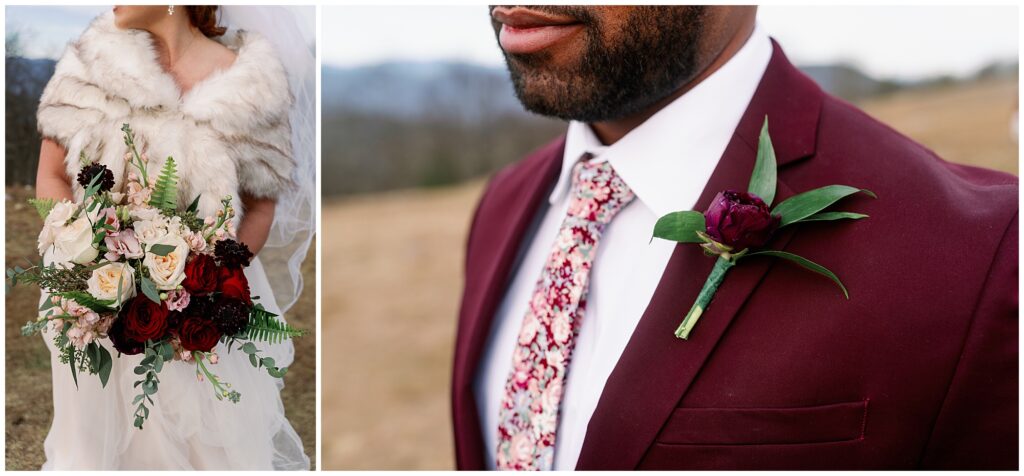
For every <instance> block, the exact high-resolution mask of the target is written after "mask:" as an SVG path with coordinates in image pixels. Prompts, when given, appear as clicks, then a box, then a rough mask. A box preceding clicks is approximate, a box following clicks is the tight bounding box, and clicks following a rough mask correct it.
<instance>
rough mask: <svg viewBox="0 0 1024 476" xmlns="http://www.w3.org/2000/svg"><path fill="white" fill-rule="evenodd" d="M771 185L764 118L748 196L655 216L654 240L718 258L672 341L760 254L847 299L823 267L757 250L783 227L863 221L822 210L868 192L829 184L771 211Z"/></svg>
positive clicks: (722, 196) (721, 197)
mask: <svg viewBox="0 0 1024 476" xmlns="http://www.w3.org/2000/svg"><path fill="white" fill-rule="evenodd" d="M775 184H776V165H775V150H774V149H773V148H772V140H771V138H770V137H769V136H768V117H767V116H766V117H765V119H764V125H763V126H762V127H761V136H760V138H759V140H758V145H757V159H756V161H755V163H754V172H753V174H751V176H750V184H749V185H748V186H747V191H746V192H738V191H734V190H725V191H722V192H719V193H718V195H715V198H714V200H712V201H711V205H710V206H708V210H707V211H706V212H704V213H701V212H698V211H681V212H672V213H669V214H668V215H665V216H663V217H661V218H659V219H658V222H657V223H656V224H655V225H654V237H656V238H662V239H665V240H670V241H676V242H679V243H699V244H700V246H701V247H702V248H703V249H704V253H705V254H706V255H708V256H711V257H715V256H717V257H718V259H717V260H716V261H715V266H714V268H712V269H711V274H710V275H709V276H708V279H707V281H705V282H704V286H703V287H702V288H701V290H700V294H698V295H697V302H695V303H693V307H691V308H690V311H689V312H687V313H686V317H684V318H683V322H682V323H681V324H679V328H678V329H676V333H675V334H676V337H678V338H680V339H686V338H687V337H689V335H690V332H691V331H692V330H693V326H695V325H696V324H697V320H698V319H700V316H701V314H703V313H704V311H705V310H706V309H707V308H708V305H709V304H710V303H711V298H713V297H714V296H715V291H717V290H718V286H719V285H721V284H722V281H723V280H724V279H725V275H726V274H727V273H728V272H729V270H730V269H732V267H733V266H736V265H737V264H739V262H740V261H741V260H743V259H746V258H752V257H755V256H764V257H774V258H782V259H785V260H789V261H792V262H794V263H796V264H798V265H800V266H802V267H804V268H806V269H808V270H810V271H813V272H815V273H818V274H821V275H823V276H825V277H827V278H829V279H831V280H832V281H833V282H834V283H836V285H837V286H839V289H840V290H842V291H843V295H844V296H845V297H846V298H847V299H849V298H850V294H849V293H848V292H847V291H846V286H843V283H842V282H841V281H840V280H839V277H837V276H836V275H835V273H833V272H831V271H829V270H828V269H827V268H825V267H824V266H822V265H820V264H818V263H815V262H813V261H811V260H809V259H807V258H804V257H802V256H798V255H795V254H793V253H787V252H785V251H776V250H767V249H761V248H762V247H763V246H765V244H767V243H768V241H769V240H770V239H771V237H772V235H773V234H774V233H775V231H776V230H778V229H779V228H782V227H785V226H791V225H796V224H799V223H806V222H812V221H834V220H844V219H849V220H859V219H861V218H867V215H864V214H861V213H852V212H842V211H824V210H825V209H826V208H828V207H830V206H831V205H833V204H835V203H836V202H838V201H839V200H842V199H843V198H845V197H848V196H850V195H853V194H855V193H858V192H860V193H864V194H867V195H869V196H871V197H872V198H877V197H875V194H874V193H872V192H871V191H869V190H865V189H862V188H855V187H850V186H847V185H828V186H825V187H821V188H816V189H814V190H809V191H806V192H803V193H800V194H797V195H794V196H792V197H789V198H787V199H786V200H783V201H782V202H781V203H779V204H778V205H776V206H775V208H769V207H771V205H772V201H773V200H774V199H775V187H776V185H775Z"/></svg>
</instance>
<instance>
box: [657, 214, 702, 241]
mask: <svg viewBox="0 0 1024 476" xmlns="http://www.w3.org/2000/svg"><path fill="white" fill-rule="evenodd" d="M706 228H707V226H706V225H705V224H704V214H703V213H701V212H696V211H692V210H691V211H685V212H672V213H669V214H668V215H665V216H663V217H661V218H659V219H658V222H657V223H655V224H654V238H661V239H664V240H669V241H677V242H679V243H702V242H703V240H701V238H700V236H699V235H698V234H697V233H698V232H704V231H705V229H706Z"/></svg>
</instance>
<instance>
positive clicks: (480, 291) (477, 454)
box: [452, 138, 565, 469]
mask: <svg viewBox="0 0 1024 476" xmlns="http://www.w3.org/2000/svg"><path fill="white" fill-rule="evenodd" d="M564 148H565V140H564V138H562V139H559V140H557V141H555V142H553V143H551V144H549V145H548V146H547V147H544V148H543V149H541V150H540V151H538V152H537V153H536V154H534V155H532V156H530V157H529V158H527V159H526V160H524V161H523V163H521V164H520V165H519V166H517V167H514V168H511V169H508V173H507V174H506V175H505V176H504V177H500V180H494V181H493V183H494V184H495V185H494V186H493V187H491V188H489V189H488V191H487V192H486V193H487V196H485V197H484V198H483V199H482V200H481V205H480V207H481V209H480V210H478V211H477V216H478V220H476V222H475V224H474V226H473V230H472V231H471V233H472V236H471V237H470V240H469V241H470V248H469V250H468V252H467V253H468V256H467V269H466V275H465V276H466V284H465V294H464V295H463V302H462V311H461V315H460V317H459V321H460V325H459V329H458V333H457V336H456V345H455V366H454V371H453V377H452V397H453V399H452V404H453V408H452V413H453V422H454V425H455V428H454V429H455V436H456V439H457V444H456V450H457V454H456V459H457V464H458V468H459V469H484V459H483V455H484V452H485V451H492V450H491V449H486V448H484V447H483V437H482V435H481V434H480V418H479V413H478V409H477V406H476V400H475V397H474V394H473V382H474V378H475V376H476V371H477V367H478V365H479V363H480V357H481V354H482V351H483V346H484V344H486V342H487V339H488V337H489V335H490V329H491V322H492V321H493V320H494V313H495V312H496V310H497V308H498V304H499V303H500V302H501V299H502V297H503V296H504V295H505V289H506V288H507V287H508V284H509V281H510V279H511V277H512V271H513V267H514V266H515V260H516V257H517V256H518V254H519V249H520V247H521V245H522V243H523V239H524V238H526V236H525V235H526V233H527V231H528V229H529V228H530V224H531V223H532V222H533V220H534V217H535V216H536V215H537V212H538V210H539V208H540V206H541V205H542V204H543V202H544V200H545V199H546V198H547V196H548V195H549V194H550V192H551V189H552V187H553V185H554V182H555V180H556V179H557V178H558V173H559V170H560V169H561V164H562V155H563V151H564ZM485 207H486V209H484V208H485ZM495 431H497V428H495Z"/></svg>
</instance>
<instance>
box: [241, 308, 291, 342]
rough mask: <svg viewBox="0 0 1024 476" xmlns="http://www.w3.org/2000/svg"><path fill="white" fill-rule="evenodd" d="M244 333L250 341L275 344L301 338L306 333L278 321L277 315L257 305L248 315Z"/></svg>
mask: <svg viewBox="0 0 1024 476" xmlns="http://www.w3.org/2000/svg"><path fill="white" fill-rule="evenodd" d="M244 333H245V335H246V336H248V338H249V340H250V341H256V342H267V343H269V344H277V343H280V342H281V341H283V340H285V339H290V338H292V337H299V336H302V335H304V334H305V333H306V331H305V330H302V329H297V328H295V327H292V326H290V325H288V323H286V322H282V321H280V320H278V319H277V314H274V313H272V312H270V311H267V310H266V309H264V308H263V306H262V305H259V304H257V305H256V306H255V307H253V309H252V312H251V313H250V314H249V324H248V325H246V327H245V331H244Z"/></svg>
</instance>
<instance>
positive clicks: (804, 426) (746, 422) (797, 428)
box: [658, 400, 868, 445]
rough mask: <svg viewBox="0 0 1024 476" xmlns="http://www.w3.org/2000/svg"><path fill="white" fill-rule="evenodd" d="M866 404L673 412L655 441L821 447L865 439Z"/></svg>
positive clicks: (684, 409) (690, 409)
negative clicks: (827, 444) (803, 444)
mask: <svg viewBox="0 0 1024 476" xmlns="http://www.w3.org/2000/svg"><path fill="white" fill-rule="evenodd" d="M867 411H868V400H863V401H859V402H847V403H835V404H830V405H821V406H814V407H796V408H676V409H675V411H674V412H673V413H672V417H671V418H669V421H668V422H667V423H666V424H665V427H664V428H663V429H662V431H661V434H660V435H659V436H658V442H659V443H665V444H676V445H765V444H800V443H826V442H838V441H848V440H856V439H860V438H863V437H864V426H865V424H866V423H867Z"/></svg>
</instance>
